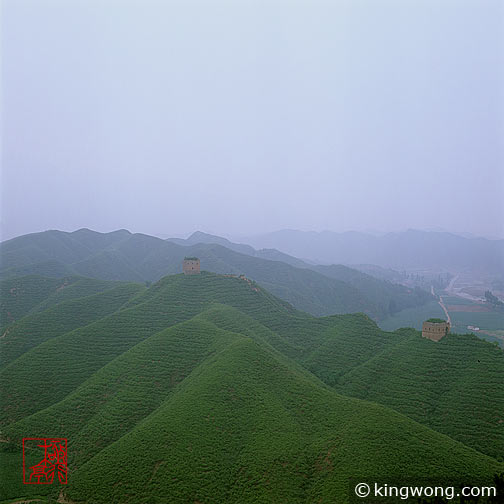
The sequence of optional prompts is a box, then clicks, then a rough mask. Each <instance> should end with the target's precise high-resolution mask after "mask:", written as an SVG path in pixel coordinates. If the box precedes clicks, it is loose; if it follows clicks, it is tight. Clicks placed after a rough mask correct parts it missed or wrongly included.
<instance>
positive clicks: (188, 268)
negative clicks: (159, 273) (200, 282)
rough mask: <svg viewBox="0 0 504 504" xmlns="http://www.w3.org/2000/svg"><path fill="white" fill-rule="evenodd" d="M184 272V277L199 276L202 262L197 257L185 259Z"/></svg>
mask: <svg viewBox="0 0 504 504" xmlns="http://www.w3.org/2000/svg"><path fill="white" fill-rule="evenodd" d="M182 271H183V272H184V275H199V274H200V260H199V259H198V258H197V257H184V262H183V263H182Z"/></svg>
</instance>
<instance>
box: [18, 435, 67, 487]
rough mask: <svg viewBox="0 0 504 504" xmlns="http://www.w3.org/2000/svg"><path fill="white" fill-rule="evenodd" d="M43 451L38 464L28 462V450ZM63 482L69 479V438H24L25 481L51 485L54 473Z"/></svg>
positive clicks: (33, 483)
mask: <svg viewBox="0 0 504 504" xmlns="http://www.w3.org/2000/svg"><path fill="white" fill-rule="evenodd" d="M31 450H33V451H35V450H37V451H38V452H40V453H41V456H42V457H43V458H42V460H40V462H39V463H38V464H35V465H30V463H28V462H27V460H26V459H27V453H28V451H31ZM55 474H57V475H58V480H59V482H60V483H61V484H63V485H66V484H67V480H68V467H67V440H66V439H65V438H23V483H25V484H26V485H50V484H51V483H52V482H53V481H54V475H55Z"/></svg>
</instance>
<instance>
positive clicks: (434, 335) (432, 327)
mask: <svg viewBox="0 0 504 504" xmlns="http://www.w3.org/2000/svg"><path fill="white" fill-rule="evenodd" d="M449 332H450V323H449V322H446V320H442V319H437V318H431V319H429V320H426V321H425V322H424V323H423V324H422V336H423V337H424V338H429V339H430V340H432V341H439V340H440V339H441V338H442V337H443V336H446V335H447V334H448V333H449Z"/></svg>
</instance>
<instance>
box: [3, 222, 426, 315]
mask: <svg viewBox="0 0 504 504" xmlns="http://www.w3.org/2000/svg"><path fill="white" fill-rule="evenodd" d="M46 234H49V235H51V237H48V236H46ZM52 235H54V236H52ZM109 235H110V236H109ZM61 241H63V242H64V244H65V247H63V251H60V250H55V251H52V249H51V247H57V246H58V245H59V243H60V242H61ZM202 241H203V242H205V243H201V242H202ZM74 242H75V243H74ZM174 242H176V243H174ZM215 242H217V243H215ZM180 243H183V245H181V244H180ZM30 244H31V245H30ZM69 244H71V245H72V246H70V245H69ZM223 245H225V246H223ZM28 248H29V249H30V251H31V253H30V254H27V253H26V249H28ZM237 250H238V251H237ZM16 251H19V256H20V257H21V259H19V257H18V256H16V255H15V252H16ZM35 251H38V258H37V254H36V253H35ZM72 252H74V253H75V254H74V256H72ZM0 254H1V256H2V269H1V270H0V276H1V277H3V278H7V277H9V276H19V275H20V274H23V275H25V274H27V273H40V272H48V273H47V274H49V275H50V276H53V273H52V272H54V275H56V276H59V275H60V274H68V273H69V272H70V273H71V274H74V275H75V274H78V275H84V276H88V277H93V278H100V279H105V280H121V281H135V282H144V281H146V282H152V281H156V280H158V279H159V278H161V277H162V276H164V275H167V274H175V273H178V272H180V268H181V262H182V260H183V258H184V256H186V255H195V256H197V257H199V258H200V259H201V265H202V268H203V269H204V270H208V271H212V272H215V273H229V274H236V275H239V274H245V275H246V276H247V277H249V278H251V279H253V280H255V281H257V282H258V283H260V285H262V286H263V287H265V288H267V289H268V290H270V291H271V292H272V293H274V294H275V295H277V296H279V297H281V298H282V299H284V300H286V301H288V302H289V303H292V304H293V305H294V306H296V307H297V308H298V309H300V310H303V311H307V312H309V313H312V314H314V315H317V316H320V315H330V314H334V313H352V312H359V311H362V312H365V313H367V314H368V315H370V316H372V317H373V318H375V319H383V318H384V317H387V316H389V315H390V314H391V313H395V312H396V311H398V310H400V309H403V308H405V307H411V306H417V305H418V304H422V303H424V302H425V301H426V299H428V298H429V297H430V295H429V294H426V293H424V292H422V291H418V292H416V291H412V290H409V289H406V288H405V287H402V286H399V285H393V284H390V283H388V282H384V281H378V280H376V279H374V278H372V277H370V276H368V275H366V274H364V273H360V272H358V271H356V270H350V269H348V268H346V269H345V270H343V269H342V267H336V266H334V267H315V266H312V265H309V264H307V263H304V262H303V261H301V260H299V259H296V258H294V257H290V256H288V255H286V254H282V253H281V252H278V251H276V250H261V251H255V250H254V249H252V248H251V247H248V246H244V245H239V244H233V243H231V242H229V241H228V240H225V239H223V238H219V237H214V236H211V235H205V234H204V233H195V234H193V235H192V236H191V237H190V239H188V240H179V239H178V240H177V239H174V240H173V242H172V241H165V240H160V239H158V238H155V237H152V236H148V235H143V234H130V233H128V232H127V231H124V230H122V231H117V232H114V233H108V234H102V233H95V232H93V231H90V230H86V229H82V230H79V231H75V232H74V233H61V232H56V231H48V232H46V233H36V234H34V235H26V236H23V237H19V238H15V239H13V240H9V241H8V242H4V243H2V244H1V245H0ZM22 258H24V259H26V261H33V262H32V263H31V264H30V263H23V259H22ZM38 261H40V262H38ZM48 261H49V262H48ZM62 271H63V272H64V273H61V272H62Z"/></svg>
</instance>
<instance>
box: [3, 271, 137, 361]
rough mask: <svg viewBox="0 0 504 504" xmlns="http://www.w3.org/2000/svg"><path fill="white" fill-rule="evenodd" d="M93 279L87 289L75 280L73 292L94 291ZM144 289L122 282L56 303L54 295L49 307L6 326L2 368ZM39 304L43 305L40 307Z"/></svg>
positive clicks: (121, 304)
mask: <svg viewBox="0 0 504 504" xmlns="http://www.w3.org/2000/svg"><path fill="white" fill-rule="evenodd" d="M92 282H93V281H87V280H86V281H84V282H83V283H84V285H85V286H86V287H87V288H86V289H84V290H80V289H77V284H78V283H79V282H76V283H75V284H73V285H75V286H76V289H74V290H73V291H72V292H71V293H70V297H72V296H75V295H76V291H77V290H80V293H81V294H84V293H87V292H90V291H92V290H93V289H91V284H92ZM94 282H96V284H97V285H96V288H100V287H103V285H102V283H101V282H100V281H99V280H96V281H94ZM142 289H144V287H143V286H142V285H138V284H121V285H118V286H117V287H113V288H111V289H107V290H105V291H104V292H100V293H98V294H93V295H90V296H83V297H80V298H77V299H70V300H68V301H63V302H60V303H57V304H55V305H54V306H52V304H53V303H52V302H54V301H55V299H54V295H50V296H49V297H48V299H47V302H46V303H41V304H42V305H47V304H49V306H50V307H49V308H47V309H45V310H43V311H42V310H41V311H39V312H36V313H32V314H30V315H27V316H25V317H23V318H21V319H20V320H19V321H17V322H15V323H13V324H11V325H10V326H9V327H8V328H6V329H5V331H4V333H3V334H2V338H1V339H0V369H1V368H3V367H4V366H6V365H8V364H9V363H10V362H12V361H13V360H15V359H17V358H18V357H19V356H21V355H22V354H23V353H25V352H27V351H28V350H30V349H31V348H34V347H36V346H37V345H39V344H41V343H43V342H45V341H47V340H50V339H52V338H55V337H56V336H59V335H62V334H65V333H68V332H71V331H73V330H74V329H77V328H80V327H84V326H86V325H88V324H90V323H92V322H94V321H96V320H99V319H101V318H103V317H104V316H106V315H109V314H111V313H114V312H116V311H117V310H118V309H120V308H121V306H123V305H124V304H125V303H127V302H128V300H130V299H131V298H132V297H133V296H135V295H136V294H138V293H139V292H140V291H141V290H142ZM58 294H60V293H59V292H58ZM58 298H59V296H58ZM49 301H52V302H51V303H49ZM39 308H40V305H38V307H37V309H39Z"/></svg>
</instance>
